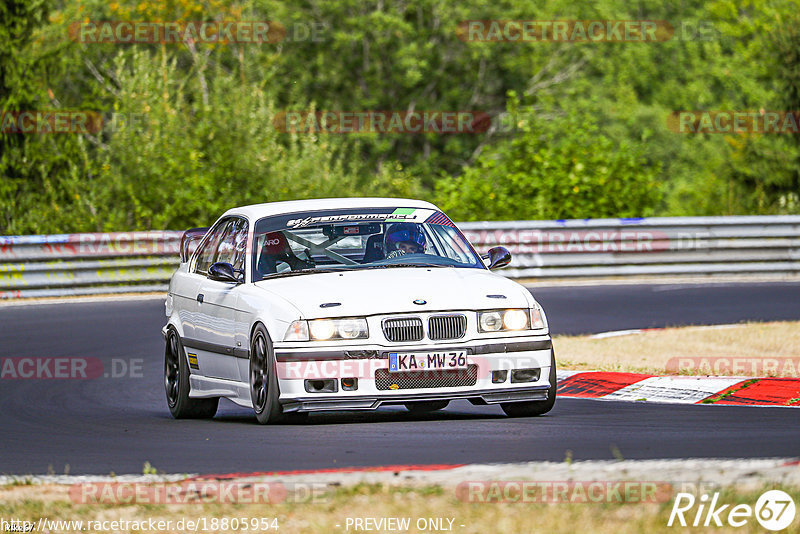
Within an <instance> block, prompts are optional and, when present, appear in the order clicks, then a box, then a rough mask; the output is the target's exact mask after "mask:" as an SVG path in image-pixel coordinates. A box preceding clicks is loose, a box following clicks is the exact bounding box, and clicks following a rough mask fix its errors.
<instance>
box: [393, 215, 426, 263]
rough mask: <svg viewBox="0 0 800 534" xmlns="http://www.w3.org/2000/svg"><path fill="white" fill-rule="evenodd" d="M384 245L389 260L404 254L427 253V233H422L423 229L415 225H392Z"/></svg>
mask: <svg viewBox="0 0 800 534" xmlns="http://www.w3.org/2000/svg"><path fill="white" fill-rule="evenodd" d="M383 243H384V246H383V249H384V250H385V251H386V259H387V260H388V259H391V258H396V257H398V256H402V255H403V254H424V253H425V233H424V232H423V231H422V227H421V226H420V225H419V224H415V223H396V224H393V225H391V226H390V227H389V228H388V229H387V230H386V235H385V236H384V238H383Z"/></svg>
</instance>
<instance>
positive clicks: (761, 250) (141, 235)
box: [0, 215, 800, 299]
mask: <svg viewBox="0 0 800 534" xmlns="http://www.w3.org/2000/svg"><path fill="white" fill-rule="evenodd" d="M458 227H459V228H460V229H461V230H462V231H463V232H464V234H465V235H466V236H467V238H468V239H469V240H470V242H472V243H473V245H475V247H476V248H477V249H478V250H479V251H480V252H485V251H486V250H488V249H489V248H491V247H492V246H496V245H501V246H504V247H506V248H508V249H509V250H510V251H511V253H512V255H513V260H512V262H511V267H509V268H507V269H503V270H502V271H498V272H501V273H502V274H504V275H506V276H508V277H510V278H540V279H552V278H583V277H591V278H602V277H619V276H639V275H645V276H647V275H649V276H675V275H693V276H714V275H725V274H760V275H765V274H782V275H788V274H795V275H796V274H798V273H800V216H795V215H786V216H748V217H660V218H644V219H587V220H563V221H502V222H472V223H460V224H458ZM182 233H183V232H173V231H164V232H162V231H152V232H116V233H105V234H64V235H51V236H10V237H2V236H0V299H16V298H26V297H49V296H67V295H88V294H101V293H129V292H149V291H166V288H167V282H168V280H169V278H170V276H171V275H172V273H173V271H174V270H175V268H176V267H177V265H178V254H179V248H180V238H181V235H182Z"/></svg>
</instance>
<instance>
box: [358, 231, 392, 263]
mask: <svg viewBox="0 0 800 534" xmlns="http://www.w3.org/2000/svg"><path fill="white" fill-rule="evenodd" d="M385 257H386V256H385V254H384V253H383V234H375V235H371V236H369V238H368V239H367V246H366V250H364V259H363V260H362V261H361V263H372V262H373V261H379V260H382V259H384V258H385Z"/></svg>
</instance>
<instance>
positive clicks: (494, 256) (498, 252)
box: [482, 247, 511, 269]
mask: <svg viewBox="0 0 800 534" xmlns="http://www.w3.org/2000/svg"><path fill="white" fill-rule="evenodd" d="M482 257H483V259H488V260H489V269H500V268H501V267H505V266H506V265H508V264H509V263H511V253H510V252H509V251H508V249H507V248H505V247H493V248H490V249H489V253H488V254H485V255H484V256H482Z"/></svg>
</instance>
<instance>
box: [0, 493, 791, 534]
mask: <svg viewBox="0 0 800 534" xmlns="http://www.w3.org/2000/svg"><path fill="white" fill-rule="evenodd" d="M768 489H774V487H773V486H771V485H765V486H764V487H762V488H759V489H748V490H737V489H736V488H735V487H732V486H727V487H722V488H718V489H717V490H715V491H719V498H718V503H719V504H720V505H722V504H730V505H731V506H729V507H728V508H727V510H728V511H729V510H730V509H731V508H732V506H735V505H737V504H747V505H749V506H750V507H755V504H756V502H757V500H758V498H759V496H760V495H761V494H762V493H763V492H764V491H766V490H768ZM780 489H781V490H783V491H785V492H787V493H788V494H789V495H790V496H791V497H792V498H793V499H794V502H796V503H800V488H797V487H786V486H781V487H780ZM673 499H674V495H672V496H671V497H670V498H669V499H668V500H664V502H657V503H652V502H651V503H627V504H619V503H613V504H611V503H585V504H571V503H558V504H542V503H472V502H465V501H464V500H461V499H460V498H458V497H457V494H456V491H455V489H454V488H453V487H442V486H438V485H427V486H417V487H397V486H396V485H391V486H390V485H387V484H358V485H355V486H350V487H339V488H328V490H326V491H325V492H324V493H321V494H318V495H317V496H316V497H315V498H314V499H313V501H314V502H284V503H280V504H272V505H270V504H182V505H104V504H76V503H74V502H72V501H71V499H70V494H69V486H57V485H43V486H39V485H36V486H27V485H23V486H19V485H9V486H4V487H0V510H2V516H3V519H4V520H6V521H7V520H9V519H11V518H13V519H18V520H24V521H30V522H32V523H33V524H39V520H40V518H47V519H49V520H51V521H53V520H61V521H113V520H126V521H142V522H145V521H149V520H151V519H155V520H164V521H172V523H173V525H176V524H177V522H178V521H180V520H181V519H183V520H184V521H186V520H195V521H199V520H202V518H206V519H205V520H206V521H210V520H211V518H217V519H218V520H222V519H225V518H227V519H228V520H229V522H230V521H232V520H233V519H234V518H238V519H239V520H240V521H241V520H244V519H248V520H250V519H252V518H266V519H269V524H270V525H277V527H278V528H277V532H287V533H317V532H319V533H331V532H334V533H335V532H355V531H357V530H356V529H355V528H353V526H352V520H354V519H355V518H362V519H363V518H374V519H376V520H380V519H381V518H408V519H409V524H410V528H408V529H407V530H403V531H404V532H412V533H413V532H434V531H436V532H441V531H446V530H445V529H444V528H433V529H432V528H429V527H430V526H431V525H432V524H433V523H431V522H429V521H428V520H429V519H436V520H442V521H441V522H440V523H439V524H440V525H442V526H444V527H449V531H452V532H458V533H463V534H471V533H481V534H483V533H486V532H497V533H522V532H534V531H535V532H553V533H560V532H564V533H573V532H598V533H602V532H613V533H615V534H625V533H640V532H673V531H674V530H675V528H676V526H673V527H668V526H667V522H668V520H669V517H670V514H671V511H672V506H673V502H674V500H673ZM698 502H699V501H698ZM696 512H697V506H695V507H694V508H693V509H691V511H690V513H689V512H687V514H686V518H687V520H688V522H689V524H690V525H691V521H693V520H694V517H695V513H696ZM799 515H800V514H799ZM273 518H275V519H277V522H273V521H272V519H273ZM348 518H349V519H350V520H351V526H350V527H349V528H348ZM726 518H727V512H725V513H723V514H721V520H722V521H723V522H724V521H726ZM704 519H705V514H703V517H702V518H701V526H699V527H696V528H692V527H691V526H689V528H681V527H677V528H679V529H680V530H681V532H701V531H703V532H705V531H707V530H708V527H703V526H702V520H704ZM450 520H452V522H450ZM421 521H425V527H428V528H419V526H420V525H421V524H422V523H421ZM798 522H799V521H798V519H795V522H794V523H793V526H790V527H789V528H788V529H787V530H786V532H797V525H798ZM712 528H714V527H712ZM726 529H727V531H730V530H731V527H730V526H729V525H727V524H724V526H723V527H722V528H721V529H720V528H719V527H717V528H716V530H719V531H726ZM200 530H202V529H200ZM259 530H261V531H265V532H268V531H273V532H274V531H276V530H274V529H259ZM75 531H77V530H76V529H69V528H62V529H60V530H59V532H75ZM120 531H123V532H133V531H142V532H144V531H148V529H147V528H129V529H120ZM164 531H169V532H179V531H180V530H178V529H176V528H174V527H173V528H172V529H167V530H164ZM213 531H214V532H235V531H238V532H243V531H244V530H243V529H241V528H240V529H238V530H235V529H233V528H231V527H230V526H228V528H221V527H218V528H216V529H214V530H213ZM373 531H376V532H386V531H391V530H390V529H382V530H381V529H374V530H373ZM735 531H736V532H741V533H749V532H763V531H764V529H763V528H762V527H761V526H760V525H759V523H758V522H757V520H756V518H755V517H750V518H749V520H748V521H747V524H746V525H744V526H743V527H740V528H736V529H735ZM83 532H102V531H98V530H92V529H88V530H86V529H84V530H83Z"/></svg>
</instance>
